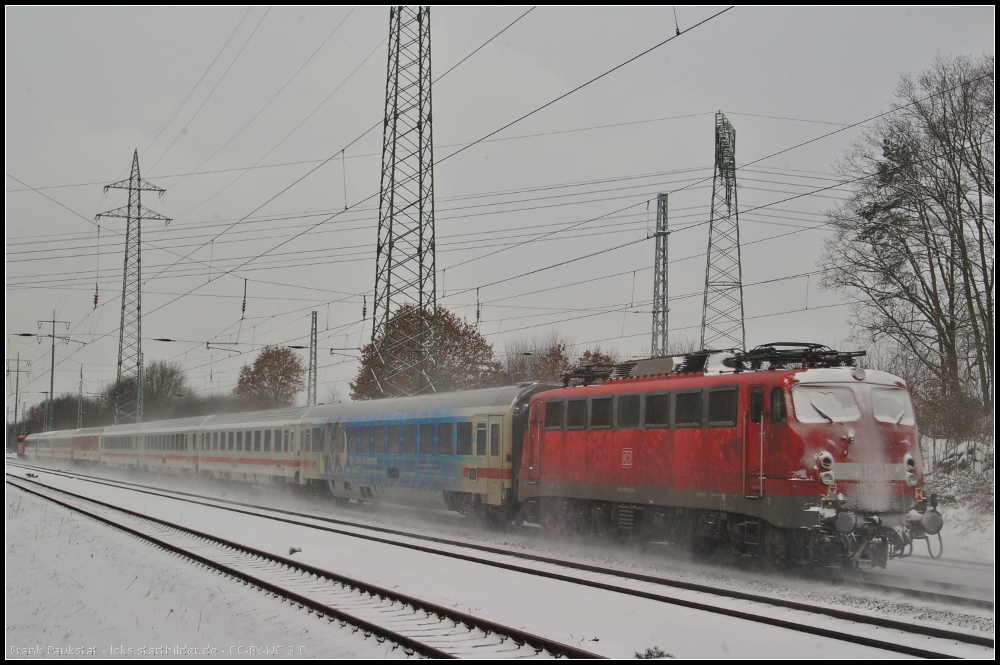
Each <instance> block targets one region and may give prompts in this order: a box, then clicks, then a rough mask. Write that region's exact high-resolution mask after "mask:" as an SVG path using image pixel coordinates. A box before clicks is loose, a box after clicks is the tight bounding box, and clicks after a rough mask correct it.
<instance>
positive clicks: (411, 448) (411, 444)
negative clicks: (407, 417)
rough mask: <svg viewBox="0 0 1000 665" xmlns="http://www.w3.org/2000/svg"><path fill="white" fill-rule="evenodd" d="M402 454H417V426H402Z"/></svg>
mask: <svg viewBox="0 0 1000 665" xmlns="http://www.w3.org/2000/svg"><path fill="white" fill-rule="evenodd" d="M403 454H404V455H416V454H417V426H416V425H403Z"/></svg>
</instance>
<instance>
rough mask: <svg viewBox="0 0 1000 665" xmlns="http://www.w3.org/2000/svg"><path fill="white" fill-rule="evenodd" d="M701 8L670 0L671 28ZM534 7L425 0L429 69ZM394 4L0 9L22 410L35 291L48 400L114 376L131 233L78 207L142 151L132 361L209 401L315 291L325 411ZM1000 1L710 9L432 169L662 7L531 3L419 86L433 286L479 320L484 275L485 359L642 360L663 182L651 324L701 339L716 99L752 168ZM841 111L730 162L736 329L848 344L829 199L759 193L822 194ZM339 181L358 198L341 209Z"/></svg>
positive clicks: (278, 340)
mask: <svg viewBox="0 0 1000 665" xmlns="http://www.w3.org/2000/svg"><path fill="white" fill-rule="evenodd" d="M721 9H723V7H717V8H703V7H699V8H687V7H678V8H677V10H676V13H677V22H678V25H679V27H680V28H681V29H682V30H686V29H687V28H689V27H691V26H693V25H695V24H697V23H699V22H701V21H704V20H705V19H707V18H708V17H710V16H712V15H713V14H716V13H717V12H719V11H720V10H721ZM527 10H528V7H521V8H515V7H502V8H486V9H484V8H440V9H438V8H435V9H433V11H432V31H431V32H432V39H433V47H432V53H433V65H432V71H433V72H434V73H435V74H436V75H440V74H443V73H445V72H446V71H448V70H449V69H450V68H451V67H452V66H453V65H454V64H455V63H457V62H459V61H460V60H462V58H464V57H466V56H467V55H468V54H469V53H471V52H472V51H474V50H475V49H476V48H478V47H479V46H481V45H482V44H483V43H484V42H486V41H487V40H489V39H490V38H491V37H493V36H494V35H496V34H497V33H498V32H499V31H500V30H501V29H503V28H504V26H507V25H508V24H509V23H511V22H512V21H514V20H515V19H516V18H518V17H519V16H521V15H522V14H524V13H525V12H526V11H527ZM388 15H389V12H388V9H387V8H360V7H359V8H355V9H351V8H349V7H347V8H345V7H337V8H307V9H295V8H271V9H268V8H266V7H254V8H252V9H249V10H248V9H247V8H246V7H234V8H210V9H202V8H181V9H174V8H156V9H148V8H124V9H123V8H34V7H31V8H27V7H20V8H18V7H15V8H11V7H7V8H6V10H5V19H6V21H5V28H6V141H5V146H6V153H5V158H6V165H5V168H6V174H7V177H6V180H5V186H6V196H5V202H6V227H5V228H6V233H5V241H6V255H5V256H6V282H5V284H6V286H5V288H6V318H5V330H6V333H7V349H6V353H7V358H8V359H12V358H14V357H15V355H16V354H18V353H20V355H21V358H22V359H27V360H29V361H31V374H30V377H23V376H22V381H21V390H22V402H27V403H28V404H32V403H36V402H38V401H40V400H41V399H43V396H42V394H41V393H42V391H44V390H47V389H48V384H49V369H48V368H49V346H48V341H47V340H45V342H44V343H43V344H37V343H36V341H35V340H34V339H31V338H25V337H12V336H11V335H12V334H14V333H25V332H38V331H39V327H38V325H37V322H38V321H40V320H43V319H51V318H52V316H53V311H54V312H55V318H56V319H58V320H61V321H68V322H69V332H68V333H67V328H66V327H65V326H62V325H61V324H60V325H59V327H57V329H56V332H57V333H59V334H63V333H67V334H68V335H69V336H70V337H71V338H72V339H73V340H75V341H73V342H66V343H60V344H59V345H57V347H56V363H57V366H56V372H55V386H56V392H57V393H62V392H68V391H73V392H75V390H76V386H77V383H78V380H79V379H78V376H79V371H80V367H81V365H82V366H83V371H84V378H85V382H86V390H87V391H89V392H96V391H98V390H99V389H100V386H101V384H102V383H104V382H107V381H111V380H113V379H114V377H115V363H116V359H117V352H118V323H119V316H120V295H121V286H122V285H121V278H122V276H121V271H122V262H123V254H122V252H123V238H124V230H125V224H124V220H117V219H101V220H100V221H99V224H100V233H99V234H98V228H97V226H96V224H95V223H94V222H93V219H94V216H95V215H96V214H97V213H99V212H102V211H104V210H108V209H111V208H115V207H118V206H120V205H124V203H125V200H124V196H125V194H124V192H121V191H117V190H111V191H110V192H108V193H107V194H105V193H104V191H103V185H104V184H107V183H111V182H113V181H116V180H119V179H121V178H125V177H127V176H128V172H129V168H130V166H131V160H132V154H133V151H134V150H136V149H138V151H139V155H140V164H141V168H142V175H143V177H144V178H146V179H148V180H150V181H151V182H153V183H154V184H156V185H159V186H161V187H163V188H165V189H166V190H167V191H166V194H165V195H164V196H162V197H161V198H157V197H155V196H152V195H147V196H146V197H145V198H144V200H143V203H144V205H146V206H148V207H150V208H152V209H153V210H155V211H156V212H158V213H160V214H162V215H165V216H167V217H170V218H172V219H173V220H174V221H173V222H171V223H170V224H169V225H168V226H164V225H163V224H162V223H158V222H149V223H147V224H145V225H144V226H143V232H142V234H143V235H142V237H143V240H144V245H143V248H142V251H143V255H142V271H143V272H142V276H143V282H144V283H143V312H144V317H143V322H142V330H143V338H144V339H143V350H144V353H145V356H146V359H147V361H149V360H172V361H176V362H179V363H181V364H182V365H183V366H184V367H185V368H186V370H187V372H188V376H189V378H190V382H191V385H192V388H193V389H195V390H196V391H204V392H227V391H230V390H232V388H233V387H234V385H235V382H236V378H237V376H238V373H239V369H240V367H241V366H242V365H243V364H245V363H249V362H251V361H252V359H253V358H254V356H255V353H256V351H257V350H259V349H260V348H261V347H262V346H263V345H266V344H281V345H307V344H308V335H309V313H310V312H311V311H313V310H316V311H318V312H319V330H320V334H319V337H320V342H319V348H320V356H319V366H320V371H319V383H320V386H319V391H318V392H319V396H320V401H324V400H325V399H326V398H328V397H329V395H330V393H331V391H332V390H334V389H336V390H337V391H338V393H339V395H340V397H341V398H345V397H346V395H347V394H348V392H349V390H348V387H347V383H348V382H349V381H350V380H351V379H352V378H353V377H354V376H355V375H356V373H357V369H358V366H357V361H356V359H355V358H353V357H348V356H345V355H330V351H329V349H331V348H336V349H338V351H337V353H343V352H342V351H340V349H342V348H345V347H346V348H357V347H358V346H359V345H361V344H364V343H366V342H367V341H368V340H369V338H370V336H371V308H372V293H373V290H374V273H375V265H374V246H375V239H376V235H377V220H378V210H377V194H378V188H379V169H380V150H381V139H382V136H381V128H378V129H376V130H374V131H368V133H365V132H366V131H367V130H369V129H370V128H371V127H372V126H373V125H376V124H377V123H379V122H380V121H381V118H382V116H383V112H384V96H385V72H386V57H387V52H386V49H387V33H388V23H389V21H388V18H389V16H388ZM994 19H995V15H994V10H993V8H992V7H989V8H956V9H953V8H940V9H924V8H912V9H906V8H887V9H871V8H844V9H840V8H835V9H788V8H774V9H759V8H737V9H733V10H731V11H728V12H726V13H723V14H722V15H720V16H718V17H716V18H714V19H712V20H709V21H707V22H706V23H704V24H703V25H701V26H699V27H697V28H695V29H692V30H691V31H690V32H686V33H684V34H683V35H682V36H680V37H679V38H677V39H675V40H673V41H671V42H670V43H668V44H666V45H665V46H662V47H660V48H659V49H656V50H655V51H653V52H651V53H649V54H648V55H646V56H644V57H642V58H641V59H639V60H637V61H635V62H633V63H631V64H629V65H626V66H625V67H623V68H621V69H619V70H617V71H615V72H614V73H612V74H610V75H608V76H607V77H605V78H603V79H601V80H600V81H598V82H596V83H594V84H592V85H589V86H587V87H586V88H584V89H582V90H580V91H579V92H576V93H574V94H572V95H570V96H568V97H567V98H565V99H563V100H561V101H559V102H557V103H555V104H553V105H552V106H549V107H548V108H546V109H545V110H543V111H541V112H539V113H537V114H535V115H533V116H531V117H530V118H528V119H526V120H524V121H522V122H519V123H517V124H515V125H513V126H512V127H510V128H509V129H506V130H504V131H503V132H501V133H500V134H497V135H496V136H495V137H494V138H493V139H491V140H489V141H486V142H483V143H480V144H478V145H476V146H474V147H472V148H470V149H468V150H465V151H464V152H462V153H461V154H459V155H456V156H455V157H453V158H450V159H445V158H446V157H447V156H448V155H449V154H451V153H452V152H454V151H455V150H456V149H457V148H459V147H461V146H462V145H465V144H466V143H469V142H471V141H474V140H476V139H479V138H480V137H482V136H484V135H486V134H489V133H490V132H492V131H494V130H495V129H497V128H499V127H501V126H503V125H505V124H506V123H508V122H510V121H512V120H514V119H516V118H518V117H520V116H521V115H523V114H525V113H527V112H528V111H531V110H533V109H535V108H537V107H539V106H541V105H542V104H545V103H546V102H549V101H551V100H553V99H555V98H556V97H559V96H560V95H562V94H564V93H565V92H567V91H569V90H572V89H573V88H574V87H576V86H578V85H580V84H581V83H584V82H586V81H588V80H589V79H591V78H593V77H594V76H596V75H598V74H601V73H603V72H605V71H607V70H609V69H611V68H612V67H614V66H616V65H618V64H620V63H622V62H624V61H626V60H628V59H629V58H631V57H632V56H634V55H636V54H638V53H640V52H642V51H644V50H646V49H647V48H649V47H651V46H653V45H655V44H657V43H659V42H661V41H663V40H664V39H666V38H667V37H669V36H670V35H672V34H674V32H675V29H676V28H675V22H674V14H673V11H672V10H671V8H670V7H639V8H624V9H623V8H604V9H600V8H594V9H592V8H588V9H573V8H563V7H560V8H546V7H539V8H537V9H535V10H533V11H531V12H530V13H528V14H527V15H526V16H524V17H523V18H522V19H521V20H520V21H518V22H517V23H516V24H515V25H513V26H512V27H510V29H508V30H507V31H506V32H504V33H503V34H502V35H501V36H500V37H499V38H497V39H496V40H494V41H492V42H491V43H490V44H488V45H487V46H485V47H484V48H483V49H482V50H481V51H479V52H478V53H476V54H475V55H474V56H472V57H471V58H469V59H468V60H466V61H465V62H464V63H462V64H461V65H460V66H459V67H457V68H456V69H455V70H454V71H452V72H450V73H449V74H448V75H447V76H446V77H444V78H442V79H441V80H440V81H439V82H438V83H436V84H435V86H434V90H433V112H434V128H433V129H434V144H435V146H434V147H435V157H436V160H437V165H436V167H435V172H434V177H435V181H434V184H435V192H436V208H437V226H436V232H437V265H438V269H439V272H438V278H437V284H438V302H439V304H440V305H442V306H444V307H447V308H449V309H451V310H453V311H455V312H456V313H458V314H459V315H461V316H464V317H467V318H468V319H469V320H470V321H474V320H475V312H476V289H477V288H479V296H478V297H479V301H480V303H481V320H480V324H479V326H480V331H481V332H482V333H483V334H484V335H485V336H486V338H487V339H488V340H489V341H490V342H491V343H493V344H494V347H495V349H496V351H497V353H498V354H502V353H503V352H504V349H505V345H506V344H509V343H510V341H511V340H513V339H517V338H530V337H533V336H535V337H538V338H544V337H545V336H546V335H549V334H551V333H552V332H553V331H554V332H557V333H558V334H560V335H562V336H563V337H564V338H566V339H567V340H569V341H570V342H572V343H573V344H574V347H573V351H574V352H582V351H583V350H584V349H586V348H593V347H595V346H600V347H601V348H602V349H605V350H609V349H613V350H615V351H617V352H618V353H619V354H620V355H622V356H638V355H643V354H648V352H649V346H650V330H651V313H650V309H651V305H650V301H651V297H652V277H653V275H652V272H653V271H652V265H653V249H654V248H653V241H652V240H644V238H646V236H647V230H648V229H649V228H650V227H651V226H653V225H655V197H656V194H657V193H660V192H676V193H674V194H673V195H671V197H670V225H671V228H673V229H676V233H674V234H672V235H671V239H670V257H671V265H670V295H671V298H672V300H671V313H670V328H671V337H672V338H687V339H689V340H695V341H697V338H698V334H699V327H700V323H701V303H702V300H701V298H702V295H701V291H702V288H703V284H704V274H705V250H706V247H707V237H708V226H707V220H708V212H709V202H710V196H711V175H712V163H713V149H714V134H713V132H714V113H715V112H716V111H719V110H721V111H723V112H724V113H725V114H726V115H727V117H728V118H729V119H730V121H731V122H732V123H733V125H734V126H735V128H736V132H737V142H736V158H737V164H738V165H743V164H747V163H748V162H755V161H756V160H759V159H760V158H762V157H765V156H767V155H770V154H772V153H776V152H779V151H782V150H784V149H786V148H790V147H792V146H796V145H797V144H800V143H802V142H805V141H808V140H810V139H814V138H817V137H820V136H823V135H824V134H827V133H830V132H833V131H834V130H838V129H843V128H844V126H846V125H853V124H855V123H858V122H861V121H864V120H865V119H867V118H871V117H873V116H875V115H877V114H879V113H881V112H883V111H885V110H887V109H888V102H889V100H890V99H891V97H892V92H893V90H894V88H895V87H896V85H897V83H898V81H899V78H900V76H901V75H904V74H913V75H916V74H919V73H920V72H921V71H923V70H925V69H927V68H929V67H930V66H931V65H932V63H933V61H934V58H935V57H936V56H938V55H940V56H954V55H969V56H979V55H981V54H983V53H984V52H987V51H988V50H990V49H992V48H993V43H994V39H995V33H994ZM862 131H863V127H853V128H849V129H846V130H844V131H840V132H837V133H834V134H833V135H831V136H829V137H826V138H822V139H820V140H817V141H815V142H812V143H809V144H808V145H806V146H803V147H799V148H796V149H793V150H790V151H788V152H784V153H782V154H780V155H778V156H776V157H773V158H770V159H765V160H763V161H760V162H757V163H755V164H753V165H750V166H747V167H746V168H745V169H743V168H741V169H740V170H739V171H738V174H737V180H738V186H739V189H738V192H739V195H738V196H739V206H740V209H741V210H747V211H748V212H746V213H745V214H741V217H740V224H741V235H742V242H743V250H742V256H743V281H744V284H745V301H744V302H745V313H746V317H747V319H746V332H747V344H748V345H749V346H754V345H756V344H760V343H763V342H768V341H786V340H796V341H815V342H822V343H827V344H831V345H834V346H845V345H847V346H850V345H851V344H850V343H849V342H848V341H847V339H848V337H849V335H850V333H851V310H850V307H849V305H848V304H847V303H845V301H844V299H843V298H842V297H841V296H840V295H839V294H836V293H831V292H825V291H823V290H822V289H821V288H820V286H819V280H820V277H821V276H820V275H818V274H811V275H810V274H809V273H814V271H816V270H817V260H818V258H819V257H820V255H821V252H822V248H823V240H824V238H826V237H827V236H828V232H827V230H826V229H825V228H824V227H823V226H822V224H823V222H824V221H825V212H826V211H827V210H829V209H830V208H831V207H832V206H835V205H836V204H837V202H838V201H840V200H842V199H843V197H844V196H845V195H846V192H847V190H845V189H844V188H842V187H841V188H834V189H826V190H825V191H823V192H820V193H817V194H815V195H809V196H803V197H799V198H796V199H794V200H792V201H785V202H782V201H783V200H784V199H788V198H789V197H791V196H794V195H797V194H805V193H808V192H811V191H814V190H818V189H821V188H828V187H830V185H833V184H835V183H836V162H837V160H838V159H839V158H840V157H841V156H842V155H843V154H844V152H845V151H846V150H847V149H848V148H849V146H850V144H851V142H852V141H854V140H856V139H857V138H858V137H859V136H860V135H861V132H862ZM345 148H346V149H345ZM342 150H343V154H341V151H342ZM331 157H333V159H330V158H331ZM324 160H329V161H326V163H324ZM317 166H319V168H317ZM30 188H35V189H30ZM681 188H684V189H683V190H682V191H676V190H680V189H681ZM345 197H346V198H345ZM650 200H653V201H654V203H653V204H652V205H651V206H649V207H648V213H647V202H648V201H650ZM345 201H346V204H347V205H349V206H354V207H352V208H351V210H350V211H349V212H346V213H343V214H340V215H335V213H337V212H338V211H343V208H344V206H345ZM362 201H366V202H362ZM359 202H362V203H360V204H359ZM355 204H358V205H355ZM759 206H766V207H763V208H759V209H757V210H754V211H751V210H750V209H751V208H758V207H759ZM324 220H325V221H324ZM587 220H592V221H587ZM585 221H586V223H584V224H577V223H578V222H585ZM235 222H239V223H238V224H235V225H234V223H235ZM321 222H322V223H321ZM574 224H577V225H575V226H574V227H573V228H572V229H569V230H567V231H560V229H563V228H565V227H568V226H570V225H574ZM688 226H690V228H689V229H686V230H685V229H684V227H688ZM552 231H557V233H551V232H552ZM220 234H221V235H220ZM542 235H545V237H544V238H543V237H541V236H542ZM98 236H99V237H98ZM526 241H529V242H526ZM627 243H631V244H627ZM626 244H627V246H625V247H622V248H620V249H614V250H612V251H605V252H603V253H597V252H601V250H607V249H609V248H613V247H616V246H618V245H626ZM504 248H507V249H505V251H502V252H499V253H496V252H497V250H500V249H504ZM591 254H593V256H591V257H590V258H580V257H585V256H587V255H591ZM184 257H187V258H184ZM480 257H481V258H480ZM578 258H580V260H576V261H572V262H570V263H566V264H565V265H562V266H559V267H554V268H550V269H547V270H543V271H540V272H535V273H534V274H532V275H528V276H523V277H519V276H520V275H522V274H523V273H527V272H530V271H535V270H538V269H540V268H547V267H548V266H553V265H554V264H559V263H563V262H566V261H569V260H571V259H578ZM225 271H229V272H225ZM511 278H514V279H511ZM244 280H246V288H247V306H246V313H245V315H241V314H242V313H241V308H242V302H243V291H244ZM500 280H505V281H502V282H501V283H497V284H494V283H495V282H498V281H500ZM775 280H776V281H775ZM762 282H766V283H762ZM95 286H96V288H97V289H98V291H99V304H98V306H97V308H96V309H95V308H94V306H93V300H94V293H95ZM363 296H365V297H366V298H367V304H368V318H367V320H366V321H362V303H363ZM47 331H48V327H47V326H45V327H44V330H43V332H47ZM153 338H169V339H174V340H179V341H176V342H157V341H153ZM206 345H208V347H211V348H206ZM300 353H302V358H303V360H304V361H305V360H306V358H305V355H306V354H305V352H300ZM348 354H349V355H350V352H348ZM10 378H11V379H12V378H13V375H11V376H10ZM7 406H8V411H11V410H12V407H13V381H12V380H10V381H8V398H7Z"/></svg>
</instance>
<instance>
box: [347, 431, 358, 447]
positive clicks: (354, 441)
mask: <svg viewBox="0 0 1000 665" xmlns="http://www.w3.org/2000/svg"><path fill="white" fill-rule="evenodd" d="M358 437H359V434H358V428H357V427H348V428H347V452H349V453H356V452H358Z"/></svg>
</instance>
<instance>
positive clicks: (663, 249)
mask: <svg viewBox="0 0 1000 665" xmlns="http://www.w3.org/2000/svg"><path fill="white" fill-rule="evenodd" d="M668 233H669V232H668V231H667V195H666V194H660V195H658V196H657V197H656V234H655V235H656V260H655V262H654V270H653V350H652V356H653V357H654V358H661V357H663V356H665V355H667V330H668V328H667V323H668V322H669V320H670V317H669V310H668V303H667V285H668V281H667V234H668Z"/></svg>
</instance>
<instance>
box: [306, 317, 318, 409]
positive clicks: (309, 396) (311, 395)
mask: <svg viewBox="0 0 1000 665" xmlns="http://www.w3.org/2000/svg"><path fill="white" fill-rule="evenodd" d="M306 406H316V312H313V313H312V327H311V328H310V330H309V380H308V385H307V386H306Z"/></svg>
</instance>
